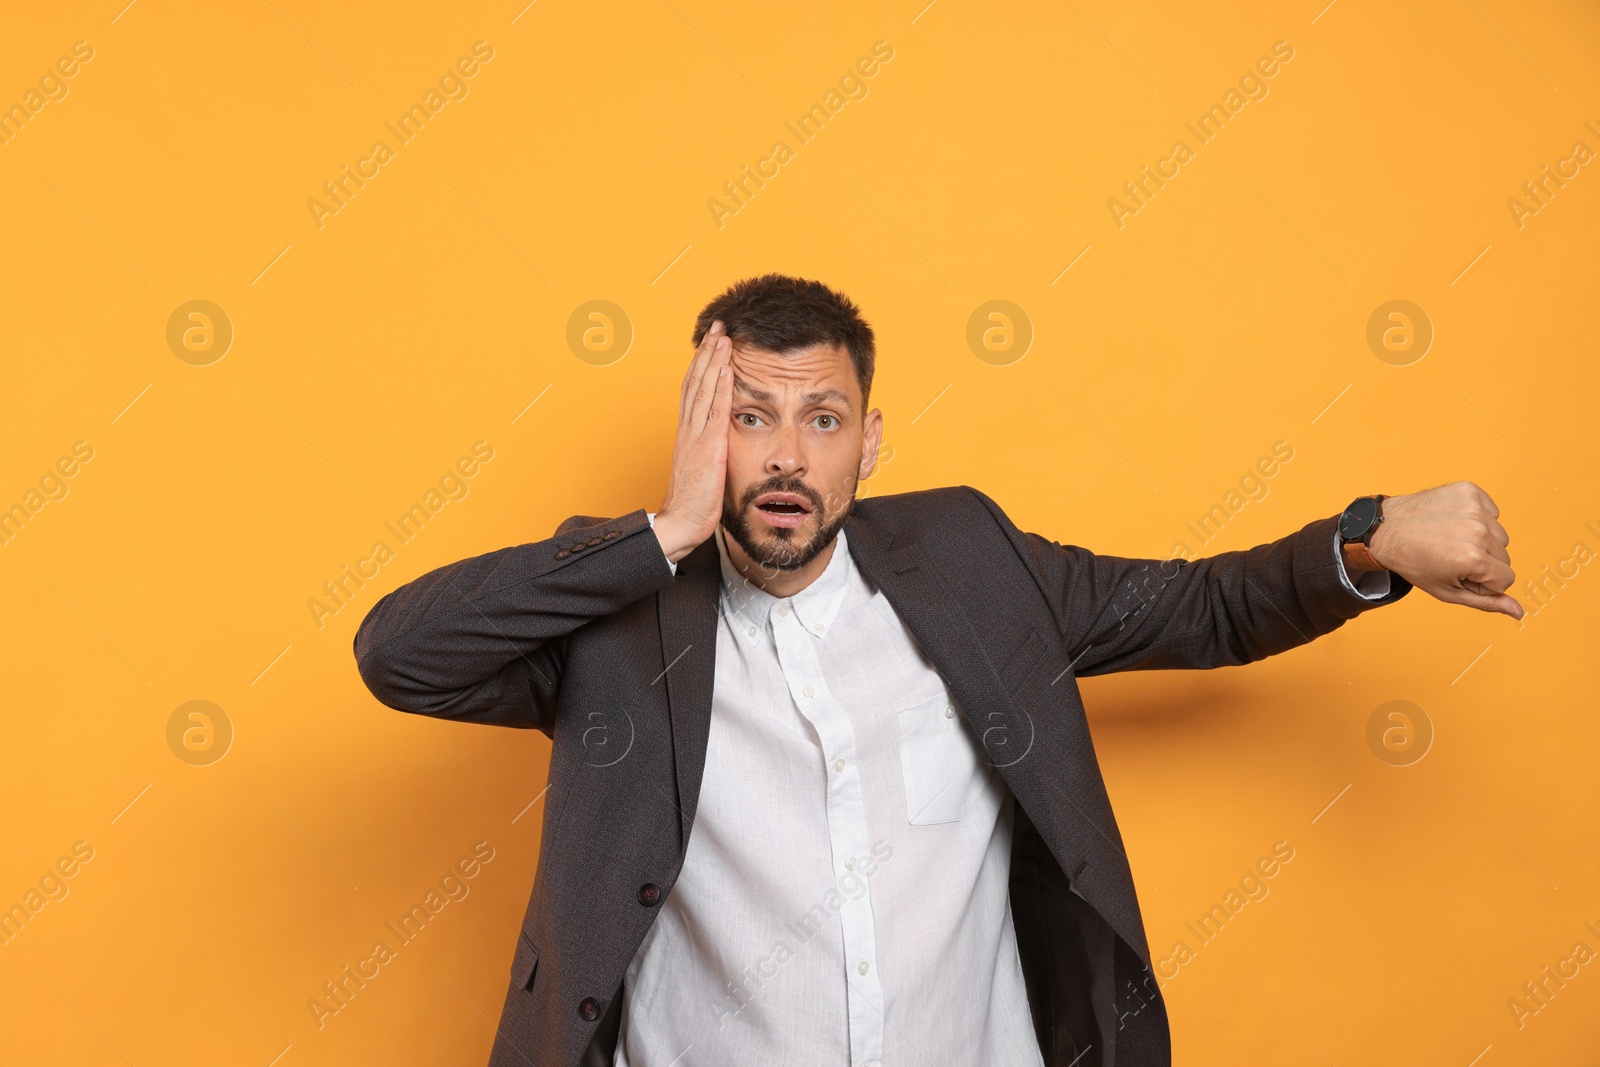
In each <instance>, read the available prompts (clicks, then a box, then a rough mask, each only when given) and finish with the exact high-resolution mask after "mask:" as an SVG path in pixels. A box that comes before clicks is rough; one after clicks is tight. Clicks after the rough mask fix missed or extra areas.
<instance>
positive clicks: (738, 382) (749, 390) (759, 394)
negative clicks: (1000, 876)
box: [733, 374, 777, 404]
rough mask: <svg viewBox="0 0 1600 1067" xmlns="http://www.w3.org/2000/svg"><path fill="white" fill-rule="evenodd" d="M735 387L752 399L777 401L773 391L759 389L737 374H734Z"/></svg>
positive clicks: (765, 402) (766, 401) (771, 402)
mask: <svg viewBox="0 0 1600 1067" xmlns="http://www.w3.org/2000/svg"><path fill="white" fill-rule="evenodd" d="M733 387H734V388H735V389H737V390H739V392H741V393H743V394H745V395H746V396H748V397H749V398H750V399H752V400H759V401H761V402H762V403H763V404H773V403H776V402H777V401H776V399H775V398H774V397H773V395H772V394H771V393H769V392H767V391H766V390H765V389H757V388H756V387H755V386H753V385H751V384H750V383H749V382H747V381H745V380H744V379H743V378H741V377H739V376H738V375H737V374H735V375H734V376H733Z"/></svg>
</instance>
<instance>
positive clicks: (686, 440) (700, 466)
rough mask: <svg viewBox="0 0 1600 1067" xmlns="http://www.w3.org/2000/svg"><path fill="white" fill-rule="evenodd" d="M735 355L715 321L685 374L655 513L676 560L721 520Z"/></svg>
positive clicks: (659, 531)
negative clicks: (663, 489)
mask: <svg viewBox="0 0 1600 1067" xmlns="http://www.w3.org/2000/svg"><path fill="white" fill-rule="evenodd" d="M732 355H733V343H732V342H731V341H730V340H729V339H728V336H727V334H726V332H725V331H724V329H723V325H722V323H721V322H720V321H718V322H713V323H712V324H711V329H709V330H707V331H706V335H705V337H704V338H702V339H701V341H700V346H699V347H698V348H696V349H695V353H694V359H693V360H691V361H690V363H689V372H688V373H687V374H685V375H684V376H683V389H682V391H681V393H680V396H679V405H678V437H677V440H676V441H675V442H674V443H673V446H672V474H671V476H670V477H669V479H668V481H667V496H666V500H665V501H663V502H662V505H661V510H660V511H658V512H656V517H655V532H656V538H657V540H659V541H660V542H661V549H662V551H664V552H665V553H666V554H667V558H668V559H669V560H671V561H672V562H673V563H677V562H678V561H679V560H681V559H683V557H685V556H687V555H688V554H689V553H690V552H692V551H694V549H695V548H696V547H697V546H699V545H700V544H701V543H703V542H704V541H705V539H706V538H708V537H710V536H711V534H712V532H713V531H715V530H716V528H717V523H718V522H720V521H721V520H722V494H723V487H724V485H725V484H726V482H727V472H728V413H729V412H730V411H731V410H732V408H733V368H732V366H731V365H730V363H729V360H730V359H731V358H732Z"/></svg>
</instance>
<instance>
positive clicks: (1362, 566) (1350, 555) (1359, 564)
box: [1340, 541, 1384, 571]
mask: <svg viewBox="0 0 1600 1067" xmlns="http://www.w3.org/2000/svg"><path fill="white" fill-rule="evenodd" d="M1340 547H1341V548H1342V550H1343V551H1344V563H1345V566H1346V567H1347V568H1354V569H1355V570H1358V571H1381V570H1383V569H1384V567H1383V564H1381V563H1379V562H1378V558H1377V557H1376V556H1374V555H1373V554H1372V549H1370V548H1368V547H1367V546H1366V545H1365V544H1363V543H1362V542H1360V541H1346V542H1345V543H1344V544H1343V545H1342V546H1340Z"/></svg>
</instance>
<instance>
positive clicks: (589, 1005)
mask: <svg viewBox="0 0 1600 1067" xmlns="http://www.w3.org/2000/svg"><path fill="white" fill-rule="evenodd" d="M861 966H863V967H865V966H866V964H865V963H863V964H862V965H861ZM861 973H862V974H866V973H867V972H866V971H862V972H861ZM578 1014H579V1015H581V1016H583V1017H584V1018H585V1019H586V1020H588V1021H589V1022H594V1021H595V1020H596V1019H598V1018H600V1002H599V1001H598V1000H595V999H594V998H593V997H584V998H583V999H582V1000H581V1001H579V1002H578Z"/></svg>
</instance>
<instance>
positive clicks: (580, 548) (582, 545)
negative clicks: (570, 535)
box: [572, 541, 589, 552]
mask: <svg viewBox="0 0 1600 1067" xmlns="http://www.w3.org/2000/svg"><path fill="white" fill-rule="evenodd" d="M588 547H589V546H588V545H587V544H585V543H584V542H582V541H579V542H578V543H577V544H575V545H573V546H572V551H574V552H582V551H583V550H584V549H586V548H588Z"/></svg>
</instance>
